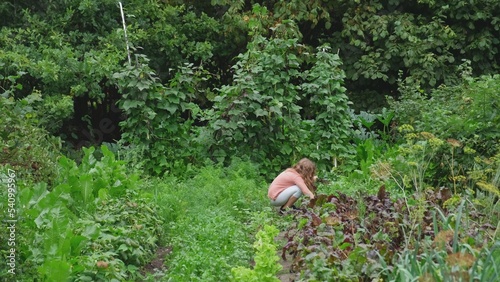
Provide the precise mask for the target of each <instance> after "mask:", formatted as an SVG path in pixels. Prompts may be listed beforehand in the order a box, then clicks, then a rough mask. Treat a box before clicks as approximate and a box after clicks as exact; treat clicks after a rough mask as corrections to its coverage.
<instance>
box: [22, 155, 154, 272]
mask: <svg viewBox="0 0 500 282" xmlns="http://www.w3.org/2000/svg"><path fill="white" fill-rule="evenodd" d="M101 152H102V154H103V156H102V158H101V159H100V160H97V159H95V158H94V156H93V153H94V148H89V149H86V150H85V156H84V157H83V159H82V162H81V163H80V164H79V165H76V164H75V163H74V162H73V161H71V160H69V159H67V158H65V157H62V158H61V160H60V173H61V174H60V175H61V176H60V178H59V179H57V180H56V184H57V185H55V187H53V188H52V189H48V186H47V185H46V184H37V185H35V186H34V187H32V188H29V189H28V188H23V189H21V190H20V192H19V205H20V206H22V207H23V208H22V209H20V211H19V212H20V218H22V225H23V226H24V227H26V231H27V233H26V236H28V237H26V238H25V239H24V240H27V241H29V242H30V243H29V244H27V246H29V247H28V250H26V252H28V253H29V255H27V254H25V255H27V256H28V257H29V259H28V260H27V261H28V263H30V264H31V265H34V266H35V269H36V271H37V275H38V276H39V277H40V279H41V280H42V281H67V280H75V281H89V280H92V281H97V280H106V281H124V280H126V279H129V278H133V277H137V276H138V273H137V269H138V268H139V267H140V266H141V265H143V264H145V263H146V262H148V261H149V259H151V257H152V255H153V252H154V250H155V248H156V245H157V243H158V241H159V237H160V236H161V233H160V232H161V230H162V225H163V224H162V221H161V220H160V219H159V217H158V215H157V211H156V206H154V204H151V203H150V200H151V199H150V197H148V196H147V195H146V194H142V193H139V192H136V191H137V190H136V189H137V184H138V182H137V176H135V175H130V174H127V173H126V169H125V165H124V163H123V162H122V161H118V160H116V159H115V157H114V155H113V154H112V153H111V152H110V151H109V150H108V149H107V148H106V147H104V146H103V147H102V148H101ZM54 269H56V270H57V271H54Z"/></svg>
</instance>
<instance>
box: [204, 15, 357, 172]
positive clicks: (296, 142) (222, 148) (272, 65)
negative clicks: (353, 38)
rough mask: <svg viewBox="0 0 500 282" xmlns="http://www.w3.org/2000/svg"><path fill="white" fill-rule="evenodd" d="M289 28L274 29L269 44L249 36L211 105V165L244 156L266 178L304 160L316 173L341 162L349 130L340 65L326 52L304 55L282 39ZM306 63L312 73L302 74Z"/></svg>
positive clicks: (294, 42)
mask: <svg viewBox="0 0 500 282" xmlns="http://www.w3.org/2000/svg"><path fill="white" fill-rule="evenodd" d="M285 28H286V30H285ZM294 28H295V26H294V25H293V23H291V22H287V23H283V24H282V25H279V26H277V27H276V30H275V36H276V37H274V38H271V39H266V38H264V37H262V36H260V35H257V36H255V37H254V41H252V42H251V44H250V45H249V48H248V51H247V53H245V54H241V55H240V56H239V57H238V58H239V62H238V63H237V64H236V65H235V66H234V68H235V73H234V79H233V80H234V83H233V85H227V86H223V87H222V88H221V89H220V93H219V95H218V96H216V97H215V98H214V111H213V112H211V113H210V114H211V123H210V126H211V128H212V129H213V130H214V131H215V141H216V142H215V144H214V145H213V153H212V154H213V155H214V156H215V157H216V158H217V159H218V160H225V159H226V158H227V157H228V156H233V155H239V156H245V155H247V156H250V157H251V160H252V161H254V162H257V163H259V164H261V166H262V167H263V168H264V170H265V171H277V170H279V169H280V168H282V167H283V166H284V165H285V164H287V163H292V162H293V161H295V160H297V159H299V158H301V157H303V156H308V157H311V158H312V159H314V160H315V161H317V162H318V165H319V166H320V167H321V168H322V169H329V168H331V167H332V166H333V160H334V158H339V159H341V160H346V161H348V160H347V158H346V156H347V155H348V154H349V153H350V152H352V149H351V147H349V146H348V140H349V138H350V137H351V131H350V128H351V123H350V121H349V116H348V113H347V110H348V99H347V96H346V95H345V94H344V92H345V89H344V88H343V86H342V83H343V78H344V74H343V71H342V70H341V69H340V68H339V66H340V64H341V62H340V59H339V57H338V56H336V55H334V54H331V53H330V51H331V50H330V49H329V48H328V47H326V46H324V47H322V48H320V49H319V50H318V53H317V54H316V56H315V57H312V56H310V55H309V53H307V52H305V50H304V47H303V46H302V45H301V44H299V43H298V41H297V40H296V39H288V36H289V35H290V34H293V30H294ZM281 37H283V38H281ZM309 60H310V61H311V68H310V69H309V70H307V71H304V70H302V68H303V67H305V66H304V64H305V63H306V61H309ZM255 148H259V150H258V151H256V150H255Z"/></svg>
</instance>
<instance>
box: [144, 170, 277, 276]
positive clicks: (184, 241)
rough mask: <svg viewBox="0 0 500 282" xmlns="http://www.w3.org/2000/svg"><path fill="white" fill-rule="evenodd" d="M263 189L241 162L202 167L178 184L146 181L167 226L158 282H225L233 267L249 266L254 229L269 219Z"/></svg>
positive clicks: (173, 179) (177, 182)
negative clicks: (165, 251) (162, 269)
mask: <svg viewBox="0 0 500 282" xmlns="http://www.w3.org/2000/svg"><path fill="white" fill-rule="evenodd" d="M267 187H268V184H267V183H265V182H264V181H263V180H262V178H261V177H259V176H258V173H257V168H256V167H254V166H252V165H250V164H248V163H243V162H235V163H233V164H232V165H230V166H229V167H227V168H221V167H204V168H202V169H200V171H199V172H198V173H197V174H196V176H194V177H193V178H191V179H186V180H182V182H181V181H178V180H177V179H175V178H167V179H162V180H152V181H150V182H149V183H148V185H147V187H146V189H148V190H149V192H150V193H152V194H154V199H155V201H156V203H157V204H158V205H159V206H160V208H161V213H162V214H161V217H162V218H163V219H164V221H165V223H166V225H165V232H164V233H165V234H166V236H165V238H163V242H162V243H163V244H165V245H168V246H171V247H172V253H171V255H170V256H169V257H168V259H167V261H166V263H165V264H166V265H167V268H168V269H167V271H166V273H165V276H164V277H163V278H162V280H161V281H227V280H229V279H230V275H231V268H233V267H237V266H243V267H249V266H250V264H251V260H252V257H253V248H252V244H253V241H254V240H255V239H254V237H255V233H256V232H257V231H258V228H257V225H262V224H263V223H264V221H268V220H269V218H272V215H270V213H271V212H272V211H271V209H270V208H269V203H268V200H267Z"/></svg>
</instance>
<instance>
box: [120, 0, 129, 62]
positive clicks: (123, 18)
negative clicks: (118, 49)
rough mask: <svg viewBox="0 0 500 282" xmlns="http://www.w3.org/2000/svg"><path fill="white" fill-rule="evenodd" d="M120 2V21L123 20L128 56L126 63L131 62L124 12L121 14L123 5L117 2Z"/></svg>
mask: <svg viewBox="0 0 500 282" xmlns="http://www.w3.org/2000/svg"><path fill="white" fill-rule="evenodd" d="M118 3H119V4H120V12H121V14H122V22H123V32H124V34H125V43H126V44H127V56H128V64H129V65H130V64H132V61H131V59H130V47H129V45H128V37H127V26H126V25H125V14H123V6H122V2H118Z"/></svg>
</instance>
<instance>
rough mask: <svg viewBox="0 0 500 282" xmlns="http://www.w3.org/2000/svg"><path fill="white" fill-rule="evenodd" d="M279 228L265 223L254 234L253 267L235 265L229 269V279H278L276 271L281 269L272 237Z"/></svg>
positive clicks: (268, 280) (247, 280)
mask: <svg viewBox="0 0 500 282" xmlns="http://www.w3.org/2000/svg"><path fill="white" fill-rule="evenodd" d="M278 233H279V230H278V229H277V228H276V227H274V226H273V225H265V226H264V227H263V229H261V230H260V231H259V232H257V234H256V235H255V238H256V241H255V242H254V245H253V246H254V249H255V252H256V253H255V259H254V261H255V266H254V267H253V269H249V268H246V267H236V268H233V269H231V274H232V277H231V281H242V282H249V281H255V282H258V281H267V282H270V281H280V280H279V279H278V278H276V274H277V273H278V271H280V270H281V269H282V266H281V264H279V263H278V262H279V257H278V255H277V254H276V251H277V247H276V243H275V242H274V238H275V237H276V236H277V235H278Z"/></svg>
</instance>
